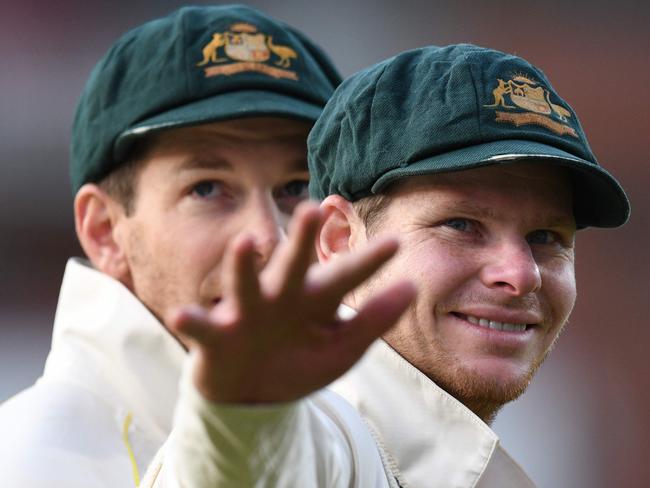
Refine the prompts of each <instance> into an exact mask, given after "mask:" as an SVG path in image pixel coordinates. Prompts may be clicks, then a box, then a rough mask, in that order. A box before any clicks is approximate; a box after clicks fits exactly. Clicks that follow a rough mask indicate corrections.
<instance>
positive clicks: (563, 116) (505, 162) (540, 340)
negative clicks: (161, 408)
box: [156, 45, 629, 488]
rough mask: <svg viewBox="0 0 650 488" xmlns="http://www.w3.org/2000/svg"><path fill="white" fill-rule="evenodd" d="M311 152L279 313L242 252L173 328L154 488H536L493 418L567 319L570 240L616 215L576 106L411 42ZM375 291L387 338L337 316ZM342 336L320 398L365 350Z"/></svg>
mask: <svg viewBox="0 0 650 488" xmlns="http://www.w3.org/2000/svg"><path fill="white" fill-rule="evenodd" d="M308 146H309V162H310V176H311V180H310V181H311V182H310V190H311V194H312V195H313V196H314V197H315V198H317V199H322V204H321V212H322V215H323V217H322V224H321V225H320V227H319V228H316V226H313V227H312V228H311V229H310V231H309V232H308V235H307V236H306V237H304V238H301V239H297V238H296V241H295V242H296V243H297V242H298V240H302V242H303V244H304V245H305V246H308V244H309V242H310V241H311V240H312V238H315V239H316V248H317V252H318V257H319V260H320V261H321V263H324V265H323V267H321V268H312V269H309V270H307V266H306V264H303V265H302V266H297V265H296V266H294V267H293V274H292V276H291V279H290V280H287V281H288V282H289V283H288V284H287V285H285V286H284V287H282V288H281V289H282V290H286V289H291V290H292V291H293V296H294V300H293V302H292V303H291V304H292V306H293V309H292V310H291V312H292V316H293V318H291V317H289V318H287V317H283V316H282V308H281V305H282V304H280V305H278V303H277V300H276V298H275V297H277V296H278V291H277V287H273V286H270V285H269V283H268V279H267V277H266V276H265V273H266V272H267V270H265V271H264V272H263V273H262V275H261V276H260V277H259V278H258V277H257V272H256V270H254V269H253V267H252V265H251V264H250V263H251V259H252V258H251V252H250V250H248V249H250V246H249V245H247V244H246V243H245V241H242V242H240V243H238V244H236V245H235V246H234V258H233V264H232V269H233V270H236V275H237V276H238V278H237V283H238V284H237V285H236V286H232V287H230V288H229V290H228V291H227V296H228V299H227V300H225V301H224V302H222V303H219V304H217V305H216V306H215V307H214V308H212V309H211V310H205V309H202V308H201V307H195V308H191V307H190V308H185V309H182V310H181V311H180V312H177V314H176V316H175V317H174V318H173V319H171V321H170V323H171V326H172V328H173V330H175V331H177V332H178V333H179V335H181V336H182V337H185V338H186V340H187V341H188V343H189V344H190V345H191V349H192V352H193V358H194V360H193V362H192V363H190V365H189V367H188V369H187V373H188V375H187V377H186V380H185V381H184V383H183V385H184V386H183V393H182V394H181V399H180V403H179V408H178V410H177V413H176V425H175V430H174V433H173V434H172V436H171V437H170V441H169V442H168V444H167V445H166V446H165V449H164V450H163V453H162V462H161V463H160V464H161V471H160V472H159V473H158V475H157V479H156V482H157V483H158V484H157V485H156V486H206V487H208V486H210V487H214V486H219V487H221V486H319V487H320V486H327V487H339V486H340V487H347V486H357V487H362V486H363V487H365V486H367V487H386V486H391V487H398V486H401V487H406V486H409V487H427V488H429V487H450V486H454V487H504V486H508V487H527V486H532V485H533V484H532V481H531V480H530V479H528V477H527V476H526V475H525V474H524V473H523V471H522V470H521V469H520V468H519V467H518V466H517V465H516V463H515V462H514V461H513V460H512V459H511V458H510V457H509V456H508V455H507V454H506V453H505V451H504V450H503V449H502V448H501V447H500V446H499V443H498V438H497V436H496V434H495V433H494V432H493V431H492V430H491V429H490V428H489V424H490V423H491V422H492V420H493V419H494V417H495V415H496V413H497V412H498V410H499V409H500V408H501V407H502V406H503V405H504V404H505V403H507V402H509V401H512V400H513V399H515V398H517V397H518V396H519V395H520V394H521V393H522V392H523V391H524V390H525V388H526V386H527V385H528V383H529V381H530V379H531V378H532V376H533V375H534V373H535V371H536V370H537V368H538V367H539V366H540V364H541V363H542V362H543V361H544V359H545V358H546V356H547V354H548V353H549V351H550V350H551V349H552V347H553V344H554V343H555V340H556V339H557V337H558V335H559V333H560V331H561V329H562V327H563V326H564V324H565V323H566V321H567V318H568V316H569V314H570V312H571V309H572V307H573V305H574V301H575V296H576V287H575V277H574V250H575V248H574V240H575V234H576V230H578V229H582V228H584V227H588V226H596V227H615V226H619V225H622V224H624V223H625V222H626V220H627V219H628V216H629V204H628V201H627V197H626V195H625V193H624V191H623V190H622V188H621V187H620V185H619V184H618V183H617V182H616V180H615V179H614V178H613V177H612V176H611V175H609V174H608V173H607V172H606V171H605V170H604V169H602V168H601V167H600V166H599V165H598V163H597V162H596V159H595V157H594V155H593V154H592V152H591V150H590V148H589V145H588V143H587V140H586V137H585V134H584V132H583V130H582V128H581V126H580V124H579V123H578V120H577V118H576V115H575V113H574V112H573V110H572V109H571V108H570V107H569V105H568V104H566V103H565V102H564V101H563V100H562V99H561V98H560V97H559V96H558V95H557V93H556V92H555V91H554V90H553V88H552V86H551V85H550V83H549V81H548V80H547V78H546V76H545V75H544V74H543V73H542V72H541V71H540V70H539V69H538V68H536V67H534V66H532V65H531V64H529V63H528V62H527V61H525V60H523V59H521V58H518V57H515V56H511V55H507V54H504V53H501V52H497V51H493V50H490V49H485V48H480V47H477V46H473V45H454V46H448V47H444V48H437V47H428V48H422V49H416V50H413V51H408V52H405V53H402V54H400V55H398V56H396V57H394V58H391V59H389V60H387V61H385V62H382V63H380V64H378V65H375V66H373V67H371V68H369V69H367V70H364V71H362V72H360V73H358V74H356V75H354V76H352V77H351V78H350V79H348V80H346V81H345V82H344V83H343V84H342V85H341V86H340V87H339V88H338V89H337V91H336V92H335V94H334V95H333V97H332V99H331V100H330V101H329V102H328V105H327V106H326V107H325V110H324V111H323V114H322V115H321V117H320V118H319V120H318V121H317V123H316V124H315V126H314V128H313V129H312V132H311V133H310V136H309V140H308ZM314 220H316V219H315V218H314ZM303 221H304V220H303ZM303 229H307V226H305V227H303ZM390 235H392V236H398V237H399V241H400V249H399V251H398V253H397V255H396V256H395V257H394V258H393V259H392V260H391V261H389V262H388V263H387V264H386V265H385V266H384V267H383V268H382V269H380V270H379V272H378V273H377V274H375V275H373V276H372V277H370V279H368V280H366V281H365V282H364V283H362V284H361V285H360V286H358V287H356V288H355V289H354V290H353V291H352V292H351V293H349V294H347V295H346V297H345V299H344V305H343V306H342V307H341V309H340V310H339V315H338V316H336V315H335V312H334V308H335V307H334V304H333V303H332V302H333V300H330V302H328V303H326V304H325V309H323V308H322V306H323V304H322V302H316V303H314V307H313V308H314V310H308V309H305V307H304V305H302V304H303V303H304V302H305V301H307V300H309V299H310V297H312V296H313V295H314V293H315V291H314V290H316V291H318V290H319V284H318V283H315V278H314V275H315V274H316V272H315V271H314V269H316V270H323V269H324V270H326V269H328V267H329V266H332V267H334V268H336V267H337V266H339V265H341V263H343V262H346V263H350V262H354V258H355V254H354V253H358V252H360V250H363V249H368V248H372V246H373V244H372V243H373V242H375V240H376V239H378V238H381V237H383V236H390ZM384 238H385V237H384ZM383 242H386V241H383ZM278 252H284V251H282V249H280V250H279V251H278ZM303 252H306V251H303ZM272 266H273V261H271V263H270V264H269V267H272ZM409 283H411V284H415V285H416V288H417V296H416V297H415V298H414V299H413V289H412V288H409V286H408V285H409ZM387 289H390V290H391V294H390V295H384V296H385V297H386V298H387V299H389V300H391V303H390V304H387V306H388V305H390V307H391V311H390V313H392V314H397V313H399V312H401V311H402V310H403V309H404V307H406V310H405V313H403V315H401V317H400V318H399V319H398V321H397V325H396V326H395V327H394V328H392V329H387V328H386V322H384V323H380V322H377V323H376V326H375V327H374V328H373V327H372V326H371V325H368V324H366V325H364V326H363V327H360V326H359V325H358V324H355V323H354V322H349V321H347V322H346V321H345V320H346V319H349V318H350V317H358V316H359V315H363V316H364V317H367V316H368V310H367V309H364V308H363V307H367V306H369V305H372V304H373V302H374V301H375V300H376V296H377V293H378V292H382V291H385V290H387ZM400 297H401V298H400ZM322 298H323V297H321V299H322ZM226 302H227V303H226ZM409 303H410V304H409ZM260 304H261V305H263V306H264V307H265V310H267V314H266V315H264V316H262V315H261V314H259V313H258V314H255V313H253V311H254V310H255V309H256V306H258V305H260ZM286 305H288V304H285V306H286ZM316 305H320V306H318V307H317V306H316ZM327 309H329V310H330V311H331V312H330V313H331V318H330V320H329V321H328V320H327V317H326V315H323V314H324V313H325V311H327ZM233 310H237V312H233ZM375 310H376V309H375ZM357 313H358V315H357ZM380 316H381V313H376V314H375V315H374V318H375V319H377V318H378V317H380ZM354 329H357V331H359V330H361V331H363V332H364V333H366V334H367V336H372V334H373V333H374V334H376V336H380V335H381V339H378V340H377V341H376V342H374V343H373V344H372V345H371V346H370V348H369V350H368V352H367V353H366V354H365V355H363V358H362V359H361V360H360V361H359V362H358V363H357V364H356V365H355V366H354V367H352V368H351V369H350V370H349V371H348V372H347V373H345V374H344V375H343V376H342V377H341V378H339V379H338V380H336V381H334V382H333V383H332V384H331V385H329V387H328V388H326V389H324V390H322V389H320V388H321V387H322V386H323V385H324V384H326V383H327V382H328V381H329V380H334V379H335V378H336V376H337V374H338V373H340V372H341V371H342V370H344V369H347V368H348V367H349V366H350V364H351V363H352V362H354V359H355V357H354V356H355V354H359V355H360V354H361V351H362V350H363V347H360V346H362V345H363V344H362V341H360V340H356V338H355V337H354V336H353V332H352V331H353V330H354ZM359 334H361V332H359ZM366 338H367V337H366ZM229 351H237V352H239V353H241V351H246V353H247V354H244V355H242V356H241V357H242V359H241V360H237V358H236V357H235V354H236V353H233V352H230V353H229ZM248 358H251V359H248ZM253 358H254V359H253ZM210 368H211V369H210ZM206 371H212V374H208V373H207V372H206ZM312 392H315V393H313V394H310V395H309V393H312Z"/></svg>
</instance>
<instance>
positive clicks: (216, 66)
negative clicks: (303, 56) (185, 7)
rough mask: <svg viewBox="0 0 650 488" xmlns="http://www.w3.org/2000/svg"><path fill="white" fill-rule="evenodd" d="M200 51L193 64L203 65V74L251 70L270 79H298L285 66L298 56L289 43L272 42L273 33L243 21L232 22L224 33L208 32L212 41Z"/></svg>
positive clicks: (211, 74)
mask: <svg viewBox="0 0 650 488" xmlns="http://www.w3.org/2000/svg"><path fill="white" fill-rule="evenodd" d="M220 50H221V53H220ZM202 54H203V59H202V60H201V61H199V62H198V63H197V64H196V65H197V66H206V67H205V68H204V72H205V76H206V77H210V76H219V75H225V76H229V75H233V74H236V73H242V72H244V71H255V72H258V73H264V74H266V75H268V76H272V77H274V78H288V79H291V80H297V79H298V74H297V73H296V72H295V71H292V70H289V69H288V68H290V67H291V61H292V60H293V59H298V54H297V53H296V51H294V50H293V49H292V48H291V47H289V46H284V45H280V44H274V43H273V36H270V35H267V34H264V33H263V32H258V29H257V27H255V26H254V25H252V24H248V23H245V22H239V23H237V24H233V25H231V26H230V28H229V30H227V31H225V32H215V33H214V34H212V40H210V42H208V43H207V44H206V45H205V46H204V47H203V50H202ZM221 63H223V64H221ZM270 63H272V64H270Z"/></svg>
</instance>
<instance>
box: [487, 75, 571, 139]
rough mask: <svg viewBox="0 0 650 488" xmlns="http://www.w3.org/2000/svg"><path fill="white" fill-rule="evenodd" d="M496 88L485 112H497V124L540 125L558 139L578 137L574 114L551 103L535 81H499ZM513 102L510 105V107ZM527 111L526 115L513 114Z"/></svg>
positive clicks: (523, 78) (522, 77)
mask: <svg viewBox="0 0 650 488" xmlns="http://www.w3.org/2000/svg"><path fill="white" fill-rule="evenodd" d="M497 83H498V85H497V87H496V88H495V89H494V90H492V97H493V98H494V101H493V102H492V103H491V104H489V105H483V106H484V107H486V108H494V109H498V108H501V109H507V111H504V110H495V114H496V117H495V119H494V120H495V121H496V122H505V123H511V124H514V125H515V126H516V127H519V126H522V125H528V124H534V125H540V126H542V127H545V128H547V129H550V130H552V131H553V132H555V133H556V134H559V135H565V134H567V135H570V136H573V137H578V134H577V132H576V131H575V129H574V128H573V127H571V126H570V125H568V124H566V123H563V122H567V121H568V120H569V117H571V112H569V111H568V110H567V109H566V108H564V107H562V106H561V105H557V104H555V103H553V102H551V98H550V94H549V91H548V90H547V89H546V88H545V87H544V86H542V85H540V84H539V83H538V82H537V81H535V80H534V79H532V78H530V77H528V76H525V75H516V76H513V77H512V78H510V79H509V80H508V81H504V80H502V79H501V78H497ZM508 102H510V103H508ZM518 108H519V109H524V110H526V112H519V111H517V112H512V111H511V110H517V109H518Z"/></svg>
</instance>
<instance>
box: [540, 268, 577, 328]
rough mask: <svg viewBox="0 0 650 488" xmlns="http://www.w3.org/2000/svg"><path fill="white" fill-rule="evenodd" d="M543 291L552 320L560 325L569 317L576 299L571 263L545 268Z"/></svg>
mask: <svg viewBox="0 0 650 488" xmlns="http://www.w3.org/2000/svg"><path fill="white" fill-rule="evenodd" d="M542 283H543V288H544V290H545V291H544V293H545V295H546V299H547V301H548V305H549V307H550V308H551V309H552V313H553V316H554V321H555V322H556V323H557V326H558V327H559V326H561V325H563V324H564V322H566V320H567V319H568V318H569V315H570V313H571V311H572V310H573V306H574V304H575V301H576V280H575V272H574V268H573V264H572V263H566V264H564V265H562V266H556V267H555V268H554V269H552V270H545V273H544V274H543V275H542Z"/></svg>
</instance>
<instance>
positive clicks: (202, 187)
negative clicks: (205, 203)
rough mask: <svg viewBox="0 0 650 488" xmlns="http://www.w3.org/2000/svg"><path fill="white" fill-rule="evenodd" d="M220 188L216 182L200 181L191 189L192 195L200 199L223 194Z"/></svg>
mask: <svg viewBox="0 0 650 488" xmlns="http://www.w3.org/2000/svg"><path fill="white" fill-rule="evenodd" d="M221 187H222V185H221V184H219V183H218V182H216V181H201V182H200V183H197V184H196V185H194V186H193V187H192V193H193V194H195V195H197V196H199V197H201V198H211V197H215V196H217V195H220V194H221V193H223V191H222V188H221Z"/></svg>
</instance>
